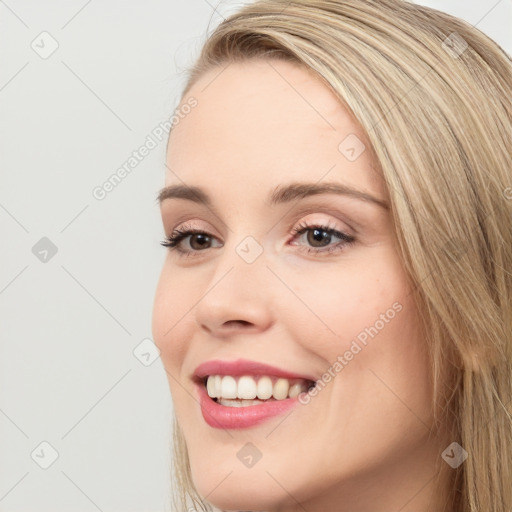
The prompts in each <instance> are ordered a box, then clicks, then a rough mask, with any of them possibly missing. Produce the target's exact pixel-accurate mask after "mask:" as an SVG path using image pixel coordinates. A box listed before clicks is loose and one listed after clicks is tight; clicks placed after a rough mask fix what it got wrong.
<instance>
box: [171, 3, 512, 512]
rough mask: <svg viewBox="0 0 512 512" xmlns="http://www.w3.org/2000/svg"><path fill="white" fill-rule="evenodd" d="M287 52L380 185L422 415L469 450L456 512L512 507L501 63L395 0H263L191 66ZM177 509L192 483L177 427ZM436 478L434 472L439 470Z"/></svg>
mask: <svg viewBox="0 0 512 512" xmlns="http://www.w3.org/2000/svg"><path fill="white" fill-rule="evenodd" d="M251 58H264V59H284V60H287V61H291V62H293V63H296V64H297V65H298V66H302V67H303V68H305V69H308V70H311V71H313V72H314V73H315V74H316V75H317V76H318V78H319V79H321V80H322V81H323V82H324V83H325V85H326V86H327V87H329V88H330V89H331V90H332V91H333V92H334V93H335V94H336V96H337V97H338V98H339V101H340V104H342V105H344V106H345V107H346V108H348V109H350V110H351V111H352V112H353V114H354V115H355V117H356V118H357V120H358V121H359V123H360V125H361V127H362V128H363V130H364V132H365V133H366V135H367V137H368V140H369V141H370V143H371V148H370V149H371V151H373V153H374V155H375V157H376V160H377V162H378V165H379V167H380V172H381V173H382V176H383V178H384V180H385V182H386V184H387V188H388V190H389V194H390V199H391V211H392V216H393V221H394V229H395V232H396V238H397V244H398V247H397V248H398V251H399V254H400V258H401V260H402V262H403V265H404V268H405V270H406V273H407V275H408V278H409V279H410V282H411V283H412V285H413V292H412V293H413V294H414V295H413V296H414V299H415V301H416V303H417V306H418V310H419V313H420V320H421V326H422V330H423V332H424V337H425V340H426V343H427V344H428V349H429V356H430V360H429V364H430V365H431V369H432V377H433V378H432V381H433V382H432V386H433V388H432V389H433V404H432V406H433V410H434V412H435V413H434V423H435V424H436V425H437V426H439V427H442V428H446V429H447V431H448V432H449V433H450V436H451V439H452V440H453V441H454V442H457V443H459V444H460V445H461V446H462V447H463V448H464V450H466V452H467V453H468V457H467V459H466V460H465V461H464V462H463V463H462V464H461V465H459V466H458V467H457V468H454V469H452V468H451V467H449V466H448V464H446V463H445V462H444V461H442V460H441V457H439V459H440V464H439V472H438V478H439V479H441V478H442V479H444V481H450V482H451V484H450V489H451V490H452V496H451V500H450V503H449V506H450V510H452V511H453V512H477V511H478V512H490V511H492V512H510V510H512V470H511V466H512V419H511V414H510V411H511V400H512V220H511V219H512V62H511V58H510V56H509V55H507V53H506V52H505V51H504V50H503V49H502V48H501V47H500V46H499V45H498V44H497V43H496V42H494V41H493V40H491V39H490V38H489V37H487V36H486V35H485V34H483V33H482V32H481V31H479V30H478V29H476V28H475V27H473V26H471V25H470V24H468V23H466V22H464V21H462V20H460V19H458V18H455V17H453V16H450V15H448V14H445V13H442V12H440V11H437V10H435V9H431V8H427V7H424V6H420V5H416V4H413V3H409V2H407V1H403V0H299V1H285V0H259V1H256V2H254V3H252V4H250V5H247V6H245V7H243V8H242V9H241V10H239V11H238V12H237V13H235V14H233V15H231V16H230V17H229V18H228V19H226V20H225V21H223V22H222V23H221V24H220V25H219V26H218V27H217V28H216V29H215V30H214V31H213V32H212V33H211V34H210V35H209V36H208V37H207V38H206V41H205V43H204V45H203V47H202V50H201V53H200V56H199V58H198V59H197V60H196V61H195V63H194V65H193V66H192V67H191V68H190V69H189V70H188V81H187V82H186V85H185V88H184V92H183V95H182V99H183V98H185V96H186V94H187V93H188V91H189V90H190V88H191V87H192V85H194V83H195V82H196V81H197V79H198V78H199V77H201V76H202V75H203V74H204V73H205V72H206V71H209V70H211V69H212V68H213V67H217V66H219V70H221V69H222V67H225V66H228V65H229V64H230V63H234V62H240V61H247V60H248V59H251ZM173 436H174V464H175V471H176V478H175V482H176V483H177V484H178V486H179V492H178V493H177V494H176V496H178V501H179V503H178V504H177V508H176V510H179V511H183V512H185V511H186V510H187V503H186V501H187V499H190V500H192V502H193V504H194V505H195V506H196V507H198V509H200V510H204V511H209V510H212V508H211V505H209V504H208V503H207V501H206V500H203V499H202V498H201V497H200V496H199V495H198V493H197V490H196V489H195V488H194V485H193V481H192V478H191V472H190V466H189V460H188V456H187V448H186V444H185V441H184V437H183V435H182V433H181V431H180V427H179V424H178V422H177V421H175V424H174V433H173ZM439 481H441V480H439Z"/></svg>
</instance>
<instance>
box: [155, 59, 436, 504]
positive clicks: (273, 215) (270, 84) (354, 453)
mask: <svg viewBox="0 0 512 512" xmlns="http://www.w3.org/2000/svg"><path fill="white" fill-rule="evenodd" d="M189 97H194V98H195V99H196V101H197V105H196V106H195V107H193V108H191V109H188V108H187V109H184V111H186V112H188V114H187V115H186V116H184V117H183V118H182V119H181V120H180V121H179V123H178V124H177V125H176V126H175V127H174V129H173V132H172V134H171V136H170V139H169V146H168V155H167V166H168V170H167V171H166V173H167V174H166V181H165V185H166V187H170V186H173V185H186V186H194V187H199V188H200V189H201V190H202V191H203V192H204V194H205V195H207V197H208V198H209V201H210V202H209V203H205V202H204V201H198V198H199V194H196V195H195V196H192V198H191V197H190V196H189V197H185V196H184V194H172V193H170V192H169V191H168V192H167V194H166V196H167V197H166V198H164V199H162V201H161V214H162V220H163V226H164V230H165V235H166V236H173V235H176V230H179V231H181V232H182V233H181V236H182V238H181V239H180V240H178V241H177V245H175V246H174V247H172V248H168V249H166V250H167V251H168V254H167V256H166V259H165V263H164V265H163V269H162V273H161V277H160V281H159V284H158V287H157V291H156V297H155V302H154V315H153V336H154V340H155V343H156V344H157V346H158V348H159V349H160V351H161V358H162V362H163V364H164V366H165V370H166V372H167V376H168V380H169V385H170V390H171V394H172V399H173V404H174V410H175V414H176V415H177V418H178V421H179V423H180V426H181V428H182V430H183V433H184V437H185V441H186V444H187V448H188V453H189V458H190V465H191V471H192V477H193V480H194V483H195V486H196V488H197V489H198V491H199V493H200V494H201V495H202V496H203V497H206V499H207V500H208V501H210V502H211V503H213V504H214V505H215V506H217V507H219V508H224V509H228V510H232V509H236V510H241V509H244V510H249V509H250V510H303V508H305V509H306V510H308V511H310V512H313V511H315V510H330V509H329V506H330V507H335V510H351V511H352V510H360V509H361V510H363V509H364V506H365V504H367V505H368V506H369V507H370V506H371V504H372V503H379V504H380V509H382V510H384V509H386V507H383V506H382V504H383V503H386V504H389V507H390V509H391V507H393V508H395V509H397V510H398V509H402V510H403V511H404V512H405V511H409V510H415V511H416V512H417V511H420V510H424V509H425V510H426V507H425V508H422V507H423V505H424V504H426V503H427V502H428V500H429V499H430V496H428V495H427V494H428V493H427V492H426V491H423V492H421V493H418V495H417V497H416V498H414V499H413V500H412V501H410V503H409V504H408V505H406V503H407V502H408V501H409V500H411V496H412V495H414V494H415V493H416V492H417V490H418V489H421V488H423V489H428V483H429V480H430V479H431V477H432V472H433V469H432V468H433V466H432V464H433V462H434V460H435V459H436V458H437V457H438V455H439V453H438V451H436V450H437V448H436V447H435V446H434V442H433V440H432V438H431V439H430V440H429V433H430V429H431V427H432V417H431V408H430V402H431V392H430V389H431V386H430V383H429V382H430V381H429V378H430V375H429V365H428V363H427V361H428V358H427V350H426V346H425V342H424V340H423V338H422V336H421V334H420V329H419V328H418V325H419V323H418V314H417V310H416V309H415V306H414V303H413V300H412V296H411V295H410V292H411V288H410V286H409V284H408V280H407V279H406V274H405V272H404V269H403V267H402V265H401V262H400V258H399V254H398V251H397V242H396V239H395V236H394V231H393V224H392V218H391V214H390V210H389V208H388V207H386V205H387V204H389V196H388V191H387V188H386V186H385V183H384V181H383V178H382V177H381V174H380V172H379V170H378V165H377V163H376V162H375V160H374V158H373V157H372V155H371V150H370V146H369V143H368V141H367V139H366V138H365V136H364V133H363V132H362V130H361V129H360V127H359V126H358V123H357V121H356V120H355V118H354V117H353V116H352V115H351V114H350V112H349V111H348V110H347V109H345V108H344V107H343V106H342V104H341V103H340V102H339V101H338V100H337V99H336V97H335V96H334V95H333V93H332V92H331V91H330V90H329V89H328V88H327V87H326V86H325V85H324V84H323V83H322V82H321V81H319V79H318V78H316V77H315V76H314V75H312V74H311V73H310V72H309V71H306V70H304V69H302V68H299V67H297V66H296V65H294V64H291V63H288V62H282V61H276V60H266V61H265V60H252V61H248V62H245V63H236V64H234V63H232V64H230V65H229V66H228V67H227V68H226V69H225V70H224V71H222V72H221V68H214V69H212V70H210V71H209V72H207V73H206V74H205V75H203V76H202V77H201V78H200V79H199V81H198V82H196V83H195V85H194V86H193V87H192V89H191V90H190V92H189V94H188V95H187V97H186V98H184V100H183V102H182V105H184V104H185V103H186V102H187V100H188V99H189ZM293 184H302V185H312V186H316V187H319V186H325V185H327V184H329V185H331V186H332V188H331V189H330V190H329V189H324V190H323V191H322V190H320V191H318V193H314V194H313V193H309V194H308V193H307V187H303V188H302V189H300V190H299V192H301V193H294V192H293V190H295V189H290V191H288V193H281V194H280V192H282V191H283V190H285V189H286V188H287V187H289V186H290V185H293ZM336 186H337V187H339V189H340V190H342V192H343V191H344V193H340V192H339V190H338V191H336V190H335V187H336ZM342 187H344V188H343V189H342ZM349 190H350V191H356V192H353V193H347V191H349ZM173 195H178V196H180V197H171V196H173ZM164 196H165V195H163V196H162V197H164ZM194 198H195V199H194ZM189 230H195V231H199V232H200V233H199V234H197V233H195V234H194V233H192V234H191V233H188V234H186V232H187V231H189ZM183 232H185V233H183ZM212 360H214V361H217V362H218V361H227V362H238V363H239V364H235V365H234V366H222V365H218V366H213V367H206V368H204V371H203V372H200V373H201V375H199V376H198V375H196V369H197V368H198V367H199V365H201V364H202V363H205V362H208V361H212ZM241 360H243V361H241ZM244 361H245V362H247V361H251V362H257V363H263V364H266V365H270V366H272V367H274V370H271V369H265V368H263V369H262V368H261V367H258V366H255V365H252V366H251V364H244ZM275 368H277V370H275ZM279 370H280V371H281V373H280V371H279ZM203 374H206V375H220V376H221V377H219V378H218V380H219V381H220V380H221V378H222V379H223V378H224V377H222V376H229V375H231V377H232V378H231V377H230V378H228V381H229V382H228V383H227V384H225V383H224V384H225V386H227V387H222V388H219V389H218V390H217V391H215V388H214V384H212V388H211V389H212V390H214V391H213V392H214V393H215V392H219V393H220V394H222V395H226V396H229V392H230V391H229V389H231V388H230V387H229V383H232V381H233V380H234V381H235V382H236V383H237V385H238V387H236V386H235V388H234V389H235V391H234V392H235V393H237V392H238V393H241V394H242V393H244V392H246V391H241V389H242V388H243V389H245V390H246V389H249V391H247V392H248V393H249V394H248V395H247V396H249V395H250V393H251V390H252V389H254V388H253V387H251V386H253V382H254V385H256V390H258V383H259V380H260V379H262V378H263V376H265V375H267V376H269V377H270V381H271V382H272V384H273V385H274V387H273V388H272V389H273V392H274V394H276V395H277V397H279V393H280V391H277V390H276V386H277V381H278V378H279V379H283V375H287V374H289V375H293V376H294V379H292V378H290V379H288V380H287V379H284V380H280V383H279V386H283V387H284V388H285V390H286V385H293V384H294V383H295V384H298V385H299V386H301V385H304V386H306V387H307V386H309V385H311V384H312V382H310V381H313V382H316V385H315V387H314V388H313V389H311V390H310V392H309V393H307V392H306V391H304V390H305V389H306V387H302V388H301V387H297V386H296V387H295V388H294V389H299V390H301V389H302V390H303V391H302V392H301V394H299V395H298V396H295V397H292V398H286V399H283V400H275V399H274V400H272V399H269V400H266V401H261V402H259V403H257V404H253V403H252V402H244V404H243V405H244V407H237V408H235V407H232V406H231V405H233V404H232V403H231V402H226V401H224V402H223V403H224V404H225V405H222V404H221V403H220V402H219V400H218V399H217V401H216V402H215V401H214V400H213V399H212V398H209V397H208V396H207V395H206V393H207V392H206V390H205V384H204V378H202V377H204V375H203ZM244 375H246V376H249V377H250V378H249V379H245V381H246V384H247V385H244V386H242V384H241V383H240V376H244ZM200 377H201V380H200ZM299 378H303V379H305V380H298V379H299ZM216 379H217V378H216V377H212V379H211V380H212V383H215V382H216ZM230 379H231V380H230ZM267 382H268V380H267ZM228 388H229V389H228ZM244 396H245V395H244ZM205 397H206V398H205ZM271 402H272V403H271ZM239 403H241V402H239ZM247 403H251V404H253V405H249V406H246V407H245V405H246V404H247ZM205 404H206V405H205ZM262 411H263V412H262ZM390 489H393V492H390ZM413 490H414V491H413ZM372 500H373V501H372ZM298 503H300V504H301V505H298ZM326 507H327V508H326ZM345 507H346V508H345ZM358 507H359V508H358ZM402 507H404V508H402Z"/></svg>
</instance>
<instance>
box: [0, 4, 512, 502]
mask: <svg viewBox="0 0 512 512" xmlns="http://www.w3.org/2000/svg"><path fill="white" fill-rule="evenodd" d="M244 3H249V2H231V1H224V2H222V3H221V4H220V5H218V3H217V2H215V4H214V3H213V2H208V1H207V0H188V1H185V0H182V1H179V2H178V1H176V0H172V1H163V0H151V1H147V2H142V1H140V2H133V1H132V2H121V1H114V0H109V1H103V2H99V1H97V0H96V1H91V0H89V1H87V2H86V1H83V0H82V1H67V2H64V1H63V0H60V1H47V2H37V1H34V0H32V1H28V0H26V1H15V0H7V1H6V2H3V1H0V48H2V52H1V54H0V55H1V65H0V147H1V153H0V154H1V159H2V160H1V168H0V169H1V171H0V172H1V188H0V229H1V234H2V245H1V265H0V319H1V320H0V333H1V344H0V351H1V352H0V365H1V368H0V379H1V380H0V456H1V460H2V462H1V464H0V511H2V512H3V511H9V512H26V511H37V512H46V511H48V512H50V511H51V512H64V511H66V512H68V511H71V510H72V511H73V512H82V511H83V512H89V511H96V510H100V511H103V512H107V511H108V512H121V511H122V512H131V511H134V512H135V511H137V512H140V511H146V512H157V511H164V510H170V505H169V499H168V494H169V469H168V466H169V459H170V457H169V442H168V440H169V434H170V425H171V413H172V405H171V401H170V396H169V391H168V386H167V380H166V377H165V372H164V371H163V368H162V364H161V360H160V359H159V358H158V357H157V354H156V355H155V354H153V353H152V352H151V350H150V349H151V343H150V342H149V341H148V340H147V338H151V310H152V303H153V297H154V292H155V287H156V283H157V279H158V275H159V272H160V268H161V265H162V263H163V259H164V256H165V251H166V249H165V248H163V247H161V246H160V245H159V242H160V240H161V238H162V236H163V231H162V228H161V223H160V217H159V210H158V208H157V206H156V205H155V197H156V193H157V190H158V188H159V187H161V186H162V185H163V178H164V170H165V167H164V164H163V162H164V157H165V140H166V139H165V134H164V136H163V137H162V141H161V142H160V143H159V144H157V145H156V147H154V148H151V150H150V151H149V154H148V155H147V156H146V157H145V158H144V159H143V160H142V161H141V162H140V163H138V164H137V166H136V167H134V168H133V169H132V170H131V172H130V173H129V174H128V175H127V176H126V177H125V178H124V179H123V180H122V181H121V182H120V183H119V184H118V185H117V186H116V187H115V188H114V189H113V190H112V191H110V192H109V193H108V194H106V197H104V199H102V200H99V199H96V198H95V197H94V195H93V190H94V189H95V187H98V186H101V185H102V184H103V183H104V182H105V181H106V180H108V179H109V177H110V176H111V175H112V174H113V173H114V172H115V171H116V170H117V169H118V168H119V167H121V166H122V165H123V164H124V163H125V162H126V161H127V160H128V158H129V157H130V156H131V155H132V152H133V151H135V150H137V149H138V148H140V147H141V146H142V145H143V144H144V143H145V142H146V140H147V137H148V135H150V136H152V138H153V139H154V140H155V138H156V137H155V135H154V134H155V130H157V132H158V127H159V125H160V123H162V122H164V121H165V120H166V119H168V118H169V117H170V115H171V114H172V113H173V111H174V109H175V107H176V106H177V103H178V96H179V93H180V92H181V87H182V85H183V80H184V76H183V73H182V72H183V70H184V69H185V67H186V66H188V65H190V64H191V63H192V60H193V58H194V57H195V56H196V55H197V53H198V51H199V49H200V47H201V43H202V42H203V41H204V38H205V36H206V34H207V32H208V31H209V30H212V29H213V28H214V27H215V26H216V25H217V24H218V23H219V22H220V21H221V20H222V18H223V17H226V16H227V15H229V14H230V13H231V12H232V11H234V10H236V9H237V8H238V7H239V6H241V5H242V4H244ZM418 3H425V4H426V5H430V6H432V7H435V8H437V9H440V10H444V11H446V12H449V13H451V14H455V15H457V16H460V17H462V18H464V19H466V20H467V21H469V22H470V23H471V24H473V25H475V24H476V25H477V27H478V28H480V29H481V30H483V31H484V32H486V33H488V34H489V35H490V36H491V37H493V38H494V39H495V40H497V41H498V42H499V43H500V44H501V45H502V46H503V47H504V48H505V49H506V50H507V51H508V52H509V53H512V33H511V26H512V0H500V1H492V2H489V1H488V0H479V1H476V0H473V1H469V2H468V1H467V0H466V1H464V0H459V1H446V0H444V1H443V0H436V1H430V2H428V3H427V2H418ZM215 7H216V10H215ZM42 32H47V33H48V34H43V35H41V33H42ZM57 44H58V47H57V49H56V50H55V51H54V52H53V53H52V54H51V55H49V56H48V55H46V54H45V52H46V53H48V52H50V51H51V50H52V45H54V46H55V45H57ZM44 237H46V239H44V240H42V241H41V239H42V238H44ZM34 247H35V248H34ZM55 249H56V250H57V252H56V253H55V254H53V252H54V251H55ZM45 251H46V252H45ZM52 251H53V252H52ZM143 340H146V341H143ZM141 343H142V345H140V344H141ZM137 347H138V348H137ZM148 348H149V350H148ZM134 351H135V353H134ZM141 354H142V355H141ZM144 354H145V355H144ZM155 356H156V358H155ZM150 363H151V364H150ZM41 443H43V444H41ZM56 454H57V455H58V457H57V458H56V460H55V461H54V462H53V463H52V461H53V458H55V456H56ZM50 463H51V465H50V466H49V467H48V468H47V469H43V467H42V466H46V465H48V464H50Z"/></svg>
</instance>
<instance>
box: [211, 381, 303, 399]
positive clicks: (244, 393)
mask: <svg viewBox="0 0 512 512" xmlns="http://www.w3.org/2000/svg"><path fill="white" fill-rule="evenodd" d="M237 379H238V381H237ZM273 380H274V381H275V382H273ZM206 389H207V391H208V396H210V397H211V398H241V399H248V400H251V399H254V398H256V397H258V398H259V399H261V400H267V399H268V398H270V397H272V396H273V397H274V398H275V399H276V400H284V399H285V398H287V397H290V398H294V397H295V396H297V395H298V394H299V393H301V392H303V391H307V390H308V382H307V381H306V380H304V379H294V380H293V381H290V380H288V379H281V378H278V379H276V378H275V377H274V379H272V377H269V376H267V375H265V376H263V377H259V378H257V377H256V378H255V377H252V376H249V375H244V376H242V377H232V376H231V375H210V376H208V379H207V381H206Z"/></svg>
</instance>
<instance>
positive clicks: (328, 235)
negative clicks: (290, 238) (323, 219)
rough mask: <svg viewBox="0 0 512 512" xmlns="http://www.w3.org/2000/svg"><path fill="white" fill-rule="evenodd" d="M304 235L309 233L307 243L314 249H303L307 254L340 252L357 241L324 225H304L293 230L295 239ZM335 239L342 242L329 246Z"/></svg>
mask: <svg viewBox="0 0 512 512" xmlns="http://www.w3.org/2000/svg"><path fill="white" fill-rule="evenodd" d="M304 233H307V236H306V241H307V243H308V244H311V245H312V247H302V248H301V249H300V250H303V251H306V252H307V253H332V252H339V251H341V250H343V248H344V247H346V246H349V245H352V244H353V243H354V242H355V241H356V239H355V237H354V236H352V235H349V234H347V233H344V232H343V231H338V230H337V229H335V228H334V227H331V226H328V225H323V224H307V223H302V224H299V225H298V226H297V227H295V228H293V230H292V235H294V236H295V237H297V236H298V235H301V236H302V235H303V234H304ZM333 237H335V238H339V239H340V241H339V242H338V243H336V244H334V245H329V244H330V242H331V241H332V238H333Z"/></svg>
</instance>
